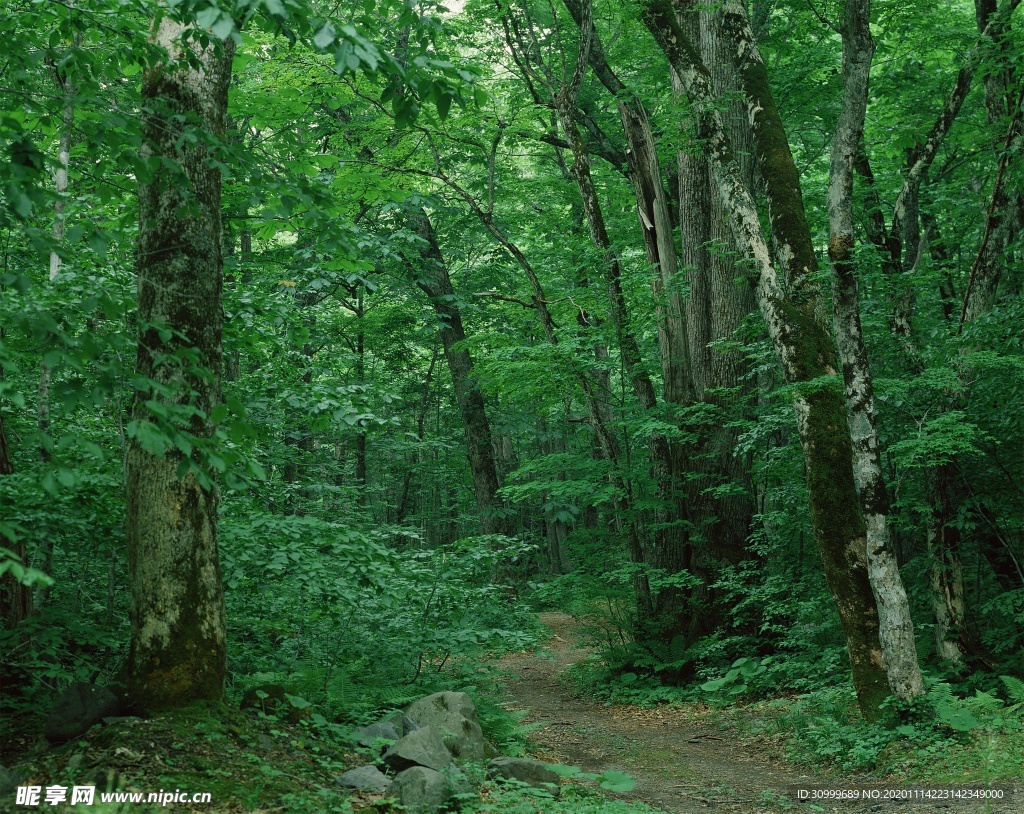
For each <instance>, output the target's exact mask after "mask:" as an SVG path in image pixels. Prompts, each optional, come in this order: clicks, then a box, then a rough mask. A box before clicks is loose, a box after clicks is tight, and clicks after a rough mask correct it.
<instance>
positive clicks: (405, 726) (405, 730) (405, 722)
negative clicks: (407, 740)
mask: <svg viewBox="0 0 1024 814" xmlns="http://www.w3.org/2000/svg"><path fill="white" fill-rule="evenodd" d="M419 728H420V727H419V725H418V724H417V723H416V722H415V721H414V720H413V719H412V718H410V717H409V716H408V715H403V716H402V734H403V735H408V734H409V733H410V732H415V731H416V730H417V729H419Z"/></svg>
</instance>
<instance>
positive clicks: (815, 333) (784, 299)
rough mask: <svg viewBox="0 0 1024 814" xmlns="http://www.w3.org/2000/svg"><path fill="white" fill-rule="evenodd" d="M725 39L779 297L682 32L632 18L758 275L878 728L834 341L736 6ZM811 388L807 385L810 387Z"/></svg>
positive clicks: (855, 667)
mask: <svg viewBox="0 0 1024 814" xmlns="http://www.w3.org/2000/svg"><path fill="white" fill-rule="evenodd" d="M724 12H725V13H724V23H725V31H726V33H727V34H728V36H729V38H730V40H731V42H732V45H733V48H734V55H735V59H736V63H737V66H738V68H739V70H740V75H741V78H742V80H743V88H744V93H745V95H746V97H747V104H748V107H749V108H750V110H751V114H752V121H753V129H754V141H755V145H756V147H757V155H758V161H759V166H760V168H761V174H762V176H763V177H764V178H765V182H766V190H767V194H768V205H769V217H770V219H771V224H772V230H773V235H774V236H775V238H776V243H777V246H776V252H775V255H776V257H777V259H778V261H779V263H780V265H781V266H782V269H783V272H784V274H785V277H786V278H787V281H788V289H789V291H788V294H786V293H784V291H783V287H782V284H781V282H780V280H779V276H778V273H777V271H776V268H775V263H774V261H773V258H772V252H771V251H770V249H769V247H768V244H767V242H766V240H765V238H764V235H763V233H762V232H761V226H760V222H759V219H758V213H757V208H756V206H755V205H754V201H753V198H752V197H751V195H750V193H749V191H748V190H747V189H746V186H745V184H744V183H743V179H742V176H741V174H740V170H739V167H738V165H737V163H736V161H735V158H734V156H733V152H732V147H731V145H730V143H729V140H728V138H727V137H726V134H725V128H724V124H723V121H722V116H721V114H720V113H719V111H718V110H717V108H716V100H715V95H714V93H713V90H712V86H711V81H710V76H709V75H708V72H707V69H706V68H705V66H704V65H703V64H702V62H701V60H700V57H699V55H698V53H697V51H696V50H695V48H694V46H693V44H692V43H691V42H690V40H689V39H688V38H687V37H686V36H685V34H684V33H683V31H682V30H681V29H680V27H679V25H678V22H677V20H676V10H675V8H673V5H672V3H671V2H669V0H644V2H643V3H642V5H641V14H642V17H643V20H644V22H645V23H646V25H647V27H648V28H649V29H650V30H651V33H652V34H653V35H654V38H655V40H656V41H657V42H658V45H659V46H660V47H661V49H662V50H663V51H664V52H665V54H666V56H667V57H668V60H669V63H670V64H671V65H672V67H673V68H675V70H676V72H677V73H678V75H679V78H680V79H681V81H682V84H683V88H684V89H685V91H686V94H687V96H688V97H689V100H690V103H691V105H692V108H693V110H694V113H695V116H696V120H697V133H698V136H699V137H700V139H701V141H702V145H703V149H704V152H705V155H706V156H707V157H708V162H709V164H710V166H711V171H712V174H713V176H714V179H715V185H716V187H717V189H718V194H719V196H720V197H721V200H722V204H723V206H724V207H725V209H726V211H727V212H729V215H730V219H729V222H730V224H731V226H732V228H733V234H734V237H735V239H736V243H737V245H738V246H739V247H740V248H741V250H742V252H743V254H744V255H745V256H746V257H747V258H748V261H749V262H750V263H751V265H752V268H753V269H754V271H755V272H756V273H757V280H758V282H757V301H758V306H759V308H760V311H761V315H762V317H763V318H764V321H765V324H766V326H767V328H768V335H769V337H770V339H771V341H772V345H773V348H774V349H775V352H776V355H777V357H778V358H779V361H780V362H781V364H782V369H783V373H784V375H785V378H786V380H787V382H789V383H790V384H798V385H803V386H800V387H796V388H794V396H793V407H794V411H795V413H796V418H797V429H798V432H799V435H800V441H801V445H802V447H803V452H804V463H805V467H806V472H807V491H808V500H809V505H810V518H811V526H812V528H813V530H814V537H815V541H816V543H817V545H818V550H819V553H820V554H821V558H822V563H823V565H824V570H825V576H826V579H827V581H828V584H829V588H830V590H831V591H832V595H833V598H834V600H835V602H836V607H837V608H838V611H839V616H840V619H841V621H842V625H843V631H844V634H845V636H846V644H847V649H848V651H849V654H850V662H851V666H852V671H853V684H854V688H855V690H856V692H857V699H858V705H859V707H860V710H861V714H862V715H864V717H865V718H867V719H869V720H875V719H877V718H879V717H880V715H881V711H880V704H881V702H882V701H883V700H884V699H885V698H886V697H887V696H888V695H889V686H888V681H887V678H886V675H885V670H884V668H883V666H882V658H881V648H880V645H879V641H878V615H877V610H876V608H875V603H874V598H873V596H872V593H871V586H870V583H869V581H868V577H867V562H866V560H867V551H866V541H865V528H864V520H863V518H862V516H861V513H860V506H859V498H858V495H857V489H856V485H855V484H854V480H853V451H852V445H851V442H850V434H849V429H848V428H847V426H846V416H845V409H844V406H843V401H842V397H841V396H840V395H839V394H838V393H837V392H836V391H835V390H834V389H833V388H832V387H831V386H829V385H828V384H825V383H822V382H821V381H820V380H821V379H823V378H826V377H831V376H835V375H836V373H837V363H836V359H835V351H834V349H833V345H832V338H831V336H830V335H829V332H828V328H827V326H826V324H825V321H824V315H823V313H822V312H823V305H822V302H821V296H820V292H819V291H818V289H817V285H816V283H815V279H814V274H813V272H814V271H815V269H816V260H815V256H814V248H813V243H812V241H811V236H810V230H809V228H808V226H807V219H806V215H805V213H804V209H803V201H802V198H801V192H800V187H799V176H798V174H797V172H796V168H795V165H794V164H793V160H792V155H791V154H790V151H789V145H788V143H787V142H786V138H785V133H784V131H783V129H782V123H781V119H780V118H779V115H778V110H777V108H776V106H775V103H774V99H773V98H772V95H771V89H770V87H769V85H768V81H767V72H766V70H765V67H764V64H763V62H762V61H761V59H760V54H759V52H758V50H757V45H756V43H755V42H754V40H753V34H752V33H751V32H750V27H749V25H748V24H747V19H746V13H745V11H744V10H743V8H742V6H741V5H739V4H738V3H736V2H733V1H732V0H727V2H726V3H725V6H724ZM812 382H813V384H812Z"/></svg>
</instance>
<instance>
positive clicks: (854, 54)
mask: <svg viewBox="0 0 1024 814" xmlns="http://www.w3.org/2000/svg"><path fill="white" fill-rule="evenodd" d="M870 6H871V4H870V0H847V4H846V17H845V21H844V23H843V108H842V112H841V113H840V116H839V121H838V123H837V124H836V132H835V135H834V136H833V139H832V161H831V168H830V170H829V189H828V213H829V258H830V259H831V261H832V266H833V269H834V271H835V274H834V275H833V278H832V307H833V323H834V325H835V332H836V342H837V345H838V348H839V358H840V361H841V362H842V365H843V378H844V380H845V386H846V410H847V419H848V421H849V426H850V436H851V439H852V442H853V473H854V480H855V481H856V484H857V491H858V492H859V494H860V500H861V509H862V511H863V514H864V522H865V527H866V531H867V563H868V578H869V579H870V581H871V588H872V590H873V591H874V596H875V604H876V606H877V608H878V624H879V641H880V643H881V646H882V663H883V664H884V665H885V671H886V674H887V676H888V678H889V687H890V688H891V689H892V691H893V694H894V695H895V696H896V697H898V698H901V699H903V700H910V699H911V698H914V697H917V696H920V695H923V694H924V679H923V678H922V677H921V668H920V665H919V664H918V661H917V648H916V645H915V641H914V625H913V622H912V621H911V618H910V603H909V602H908V601H907V594H906V591H905V590H904V587H903V580H902V579H901V578H900V572H899V568H898V566H897V564H896V557H895V555H894V553H893V550H892V542H891V540H890V537H889V518H888V513H889V496H888V492H887V490H886V486H885V480H884V478H883V476H882V458H881V448H880V445H879V440H878V428H877V426H876V422H875V396H874V383H873V378H872V374H871V366H870V364H869V362H868V355H867V348H866V347H865V346H864V335H863V332H862V330H861V321H860V299H859V292H858V289H857V277H856V261H855V260H854V255H853V247H854V221H853V165H854V161H855V159H856V156H857V145H858V144H859V143H860V139H861V136H862V134H863V132H864V117H865V114H866V112H867V103H868V76H869V74H870V71H871V59H872V55H873V54H874V50H875V44H874V42H873V41H872V39H871V29H870V21H871V11H870Z"/></svg>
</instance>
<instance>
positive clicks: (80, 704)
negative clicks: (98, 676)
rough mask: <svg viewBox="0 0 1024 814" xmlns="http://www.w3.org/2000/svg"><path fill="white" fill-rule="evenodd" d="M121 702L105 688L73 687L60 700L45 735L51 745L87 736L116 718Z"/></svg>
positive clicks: (65, 691)
mask: <svg viewBox="0 0 1024 814" xmlns="http://www.w3.org/2000/svg"><path fill="white" fill-rule="evenodd" d="M120 707H121V702H120V701H119V700H118V698H117V696H116V695H114V693H112V692H111V691H110V690H108V689H106V688H105V687H100V686H98V685H96V684H85V683H81V682H80V683H78V684H72V685H71V686H70V687H68V688H67V689H66V690H64V692H62V693H61V694H60V695H59V696H57V701H56V702H55V703H54V705H53V709H51V710H50V714H49V716H48V717H47V718H46V728H45V729H44V730H43V735H44V736H45V737H46V739H47V740H48V741H49V742H50V743H65V742H66V741H69V740H74V739H75V738H77V737H78V736H79V735H84V734H85V733H86V732H87V731H88V730H89V728H90V727H91V726H93V724H98V723H99V722H100V721H102V720H103V719H104V718H110V717H113V716H116V715H117V714H118V713H119V712H120Z"/></svg>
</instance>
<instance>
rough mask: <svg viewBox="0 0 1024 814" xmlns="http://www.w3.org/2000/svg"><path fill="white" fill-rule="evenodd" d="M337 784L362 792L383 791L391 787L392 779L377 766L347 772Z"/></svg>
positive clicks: (361, 767) (362, 767)
mask: <svg viewBox="0 0 1024 814" xmlns="http://www.w3.org/2000/svg"><path fill="white" fill-rule="evenodd" d="M335 782H337V783H338V784H339V785H342V786H345V787H346V788H350V789H359V790H360V791H383V790H384V789H386V788H387V787H388V786H390V785H391V778H390V777H388V776H387V775H386V774H384V773H383V772H381V770H380V769H378V768H377V767H376V766H360V767H359V768H358V769H352V770H351V771H347V772H345V774H343V775H342V776H341V777H339V778H338V779H337V781H335Z"/></svg>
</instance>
